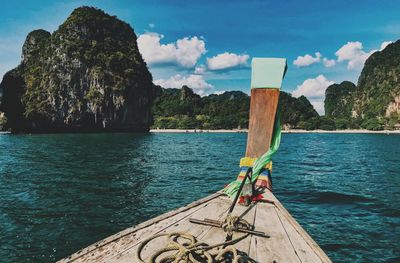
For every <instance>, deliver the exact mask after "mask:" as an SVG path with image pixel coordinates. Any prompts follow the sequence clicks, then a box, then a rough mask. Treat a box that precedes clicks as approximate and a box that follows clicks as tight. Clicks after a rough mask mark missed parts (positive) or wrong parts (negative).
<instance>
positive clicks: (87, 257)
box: [58, 192, 221, 263]
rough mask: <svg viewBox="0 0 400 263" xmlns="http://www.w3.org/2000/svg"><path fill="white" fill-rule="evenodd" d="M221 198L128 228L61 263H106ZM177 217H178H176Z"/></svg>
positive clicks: (192, 205)
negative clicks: (129, 247)
mask: <svg viewBox="0 0 400 263" xmlns="http://www.w3.org/2000/svg"><path fill="white" fill-rule="evenodd" d="M220 196H221V193H220V192H217V193H215V194H212V195H210V196H207V197H205V198H202V199H200V200H197V201H195V202H193V203H191V204H188V205H186V206H184V207H181V208H179V209H176V210H173V211H170V212H167V213H165V214H162V215H160V216H158V217H155V218H153V219H150V220H148V221H146V222H143V223H141V224H139V225H137V226H134V227H130V228H127V229H125V230H123V231H121V232H119V233H117V234H115V235H112V236H110V237H107V238H105V239H103V240H100V241H99V242H96V243H94V244H93V245H90V246H88V247H86V248H84V249H82V250H79V251H78V252H76V253H74V254H72V255H71V256H69V257H67V258H64V259H61V260H59V261H58V262H59V263H66V262H104V261H105V259H106V258H108V257H110V256H111V255H115V254H118V253H120V252H121V251H124V250H125V248H126V245H127V244H129V245H131V244H133V243H135V242H137V243H138V242H139V241H140V240H141V239H143V236H149V235H150V234H151V233H154V232H155V231H159V230H160V229H161V230H162V229H165V228H167V227H168V226H170V225H172V224H174V223H176V222H177V221H179V220H181V219H183V218H185V217H187V216H189V215H190V214H192V213H194V212H195V211H197V210H198V209H201V208H202V207H204V206H205V205H207V203H208V202H210V201H211V200H213V199H216V198H218V197H220ZM175 216H176V217H175Z"/></svg>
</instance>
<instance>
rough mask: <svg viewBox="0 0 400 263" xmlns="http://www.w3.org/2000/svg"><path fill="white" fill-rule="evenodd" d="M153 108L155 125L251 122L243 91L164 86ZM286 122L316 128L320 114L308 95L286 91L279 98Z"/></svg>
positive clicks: (243, 124) (227, 125)
mask: <svg viewBox="0 0 400 263" xmlns="http://www.w3.org/2000/svg"><path fill="white" fill-rule="evenodd" d="M157 93H158V96H157V98H156V100H155V101H154V105H153V108H152V112H153V116H154V124H153V128H160V129H237V128H239V129H240V128H247V127H248V124H249V107H250V97H249V96H248V95H247V94H245V93H243V92H241V91H227V92H224V93H223V94H220V95H216V94H212V95H209V96H205V97H200V96H199V95H197V94H195V93H194V92H193V91H192V90H191V89H190V88H189V87H187V86H183V87H182V89H163V88H161V87H158V91H157ZM279 103H280V108H281V119H282V123H283V125H284V126H285V127H287V128H301V129H316V128H319V125H320V120H319V116H318V113H317V112H316V111H315V109H314V108H313V106H312V105H311V103H310V102H309V101H308V100H307V98H306V97H304V96H302V97H300V98H298V99H297V98H294V97H292V96H291V95H290V94H288V93H286V92H282V91H281V94H280V97H279Z"/></svg>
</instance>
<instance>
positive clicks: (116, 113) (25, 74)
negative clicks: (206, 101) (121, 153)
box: [0, 7, 154, 132]
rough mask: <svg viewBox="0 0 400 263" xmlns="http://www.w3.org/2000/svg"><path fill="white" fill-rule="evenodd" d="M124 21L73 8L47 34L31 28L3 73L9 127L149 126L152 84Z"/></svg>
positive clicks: (87, 128)
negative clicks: (14, 64)
mask: <svg viewBox="0 0 400 263" xmlns="http://www.w3.org/2000/svg"><path fill="white" fill-rule="evenodd" d="M136 39H137V37H136V34H135V32H134V31H133V29H132V28H131V27H130V26H129V25H128V24H127V23H125V22H123V21H121V20H119V19H117V18H116V17H115V16H110V15H108V14H106V13H104V12H103V11H102V10H99V9H96V8H93V7H80V8H77V9H75V10H74V11H73V12H72V13H71V15H70V16H69V17H68V18H67V20H66V21H65V22H64V23H63V24H62V25H60V27H59V28H58V29H57V30H56V31H54V32H53V33H52V34H50V33H49V32H47V31H45V30H41V29H40V30H35V31H32V32H31V33H29V34H28V36H27V38H26V41H25V43H24V45H23V48H22V61H21V64H20V65H19V66H18V67H17V68H15V69H13V70H11V71H9V72H8V73H6V74H5V75H4V78H3V81H2V83H1V84H0V90H1V91H2V98H1V109H0V110H1V111H3V112H4V113H5V117H6V118H7V124H6V125H5V126H6V128H8V129H11V130H12V131H14V132H20V131H23V132H48V131H50V132H52V131H69V130H78V131H92V130H93V131H103V130H126V131H146V130H148V128H149V126H150V124H151V121H152V119H151V114H150V108H151V104H152V101H153V99H154V86H153V83H152V76H151V73H150V72H149V71H148V69H147V66H146V63H145V62H144V60H143V58H142V56H141V54H140V52H139V50H138V46H137V42H136Z"/></svg>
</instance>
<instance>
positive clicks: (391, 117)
mask: <svg viewBox="0 0 400 263" xmlns="http://www.w3.org/2000/svg"><path fill="white" fill-rule="evenodd" d="M325 112H326V116H327V118H329V119H330V120H331V121H333V122H334V123H335V128H336V129H345V128H364V129H369V130H382V129H393V128H394V126H395V125H396V124H399V123H400V40H398V41H396V42H395V43H392V44H389V45H388V46H387V47H386V48H385V49H384V50H382V51H377V52H375V53H374V54H372V55H371V56H370V57H369V58H368V59H367V61H366V62H365V65H364V68H363V70H362V72H361V75H360V77H359V79H358V84H357V86H355V85H354V84H353V83H351V82H348V81H345V82H342V83H341V84H333V85H331V86H330V87H328V88H327V90H326V93H325Z"/></svg>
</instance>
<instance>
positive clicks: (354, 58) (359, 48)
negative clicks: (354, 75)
mask: <svg viewBox="0 0 400 263" xmlns="http://www.w3.org/2000/svg"><path fill="white" fill-rule="evenodd" d="M390 43H392V41H384V42H382V43H381V45H380V48H379V51H382V50H383V49H385V48H386V47H387V45H389V44H390ZM376 51H378V50H377V49H373V50H371V51H369V52H366V51H364V49H363V45H362V43H361V42H360V41H355V42H347V44H345V45H343V46H342V47H341V48H340V49H339V50H338V51H336V53H335V55H336V56H337V57H338V62H342V61H347V68H348V69H360V68H361V67H362V66H363V65H364V63H365V61H366V60H367V58H368V57H369V56H371V55H372V54H373V53H375V52H376Z"/></svg>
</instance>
